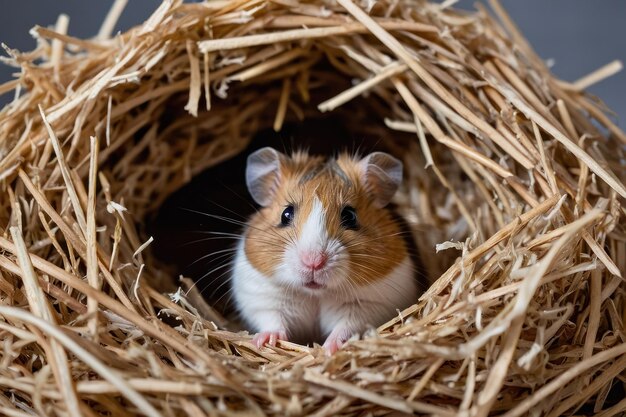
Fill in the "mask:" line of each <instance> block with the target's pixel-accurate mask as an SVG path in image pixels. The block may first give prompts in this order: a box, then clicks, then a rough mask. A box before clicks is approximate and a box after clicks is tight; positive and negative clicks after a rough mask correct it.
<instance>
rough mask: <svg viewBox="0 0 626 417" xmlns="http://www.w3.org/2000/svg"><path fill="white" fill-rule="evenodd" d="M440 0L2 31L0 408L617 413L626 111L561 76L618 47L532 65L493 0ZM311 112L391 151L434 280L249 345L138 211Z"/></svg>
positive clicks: (223, 177) (623, 362) (254, 9)
mask: <svg viewBox="0 0 626 417" xmlns="http://www.w3.org/2000/svg"><path fill="white" fill-rule="evenodd" d="M453 3H454V2H444V3H443V4H438V3H431V2H427V1H421V0H379V1H377V2H375V1H353V0H337V1H330V0H328V1H324V0H312V1H306V2H305V1H295V0H294V1H292V0H228V1H226V0H224V1H220V0H216V1H207V2H203V3H192V4H187V3H183V2H182V1H173V0H170V1H164V2H163V3H162V5H161V6H160V7H159V8H158V9H157V10H156V11H155V12H154V13H153V15H152V16H151V17H150V18H149V19H148V20H147V21H146V22H145V23H143V24H142V25H139V26H137V27H135V28H133V29H131V30H129V31H128V32H126V33H121V34H118V35H115V36H111V35H110V34H111V32H112V30H111V28H112V27H114V25H115V19H116V16H118V15H119V13H120V12H121V11H122V8H123V5H124V4H125V1H122V0H119V1H116V2H115V4H114V6H113V8H112V10H111V12H110V14H109V16H108V17H106V18H104V16H103V20H104V22H105V23H104V24H103V28H102V29H101V31H100V35H99V36H98V37H97V38H93V39H77V38H75V37H72V36H70V35H68V34H67V20H66V19H65V18H64V17H60V18H59V21H58V23H57V25H56V27H54V28H43V27H39V26H37V27H35V28H34V29H33V30H32V34H33V35H34V36H35V37H36V39H37V42H38V45H37V48H36V49H35V50H33V51H31V52H18V51H14V50H7V53H8V54H9V56H8V58H3V60H4V61H5V63H7V64H9V65H13V66H15V67H16V78H15V79H14V80H12V81H9V82H8V83H5V84H2V85H0V93H2V94H13V95H14V96H15V99H14V100H13V101H12V102H11V103H10V104H8V105H7V106H6V107H5V108H3V109H2V110H1V111H0V340H2V350H1V353H0V360H1V362H2V366H0V414H3V415H8V416H25V415H35V414H37V415H54V416H79V415H89V416H100V415H102V416H107V415H115V416H133V415H148V416H176V415H194V416H196V415H198V416H199V415H280V416H282V415H294V416H296V415H314V416H332V415H346V416H383V415H404V414H433V415H442V416H448V415H449V416H452V415H467V416H485V415H489V414H498V415H506V416H508V417H512V416H518V415H526V414H529V413H532V414H534V415H548V416H559V415H573V414H591V413H597V414H598V415H603V416H608V415H614V414H618V413H621V412H624V411H625V410H626V400H624V377H625V376H626V374H625V373H624V371H625V370H626V334H625V333H624V326H623V322H624V320H625V319H626V308H625V305H624V303H625V300H624V295H625V294H624V283H623V278H622V272H621V271H624V270H626V234H625V233H624V232H625V231H624V226H625V222H624V214H625V213H624V208H623V206H622V203H623V201H624V200H623V199H624V197H625V196H626V188H625V187H624V185H623V184H624V182H625V179H626V169H625V166H624V160H625V159H624V145H625V144H626V135H625V134H624V133H623V132H622V131H621V130H620V129H619V128H618V127H617V126H616V125H615V123H614V122H613V121H612V119H611V117H610V113H609V111H608V110H607V109H606V108H605V107H604V106H603V105H602V103H600V102H599V101H598V100H597V99H595V98H593V97H591V96H589V95H588V94H586V93H585V91H584V90H585V88H586V87H587V86H589V85H591V84H592V83H594V82H597V81H599V80H601V79H603V78H604V77H606V76H608V75H610V74H611V72H613V71H614V69H615V68H616V65H611V66H607V67H604V68H601V69H599V70H598V71H596V72H594V73H592V74H590V75H588V76H586V77H584V78H582V79H580V80H578V81H575V82H566V81H562V80H559V79H556V78H555V77H554V76H553V75H552V74H551V73H550V72H549V70H548V69H547V67H546V66H545V65H544V63H543V62H542V61H541V59H539V58H538V57H537V56H536V54H535V53H534V52H533V50H532V49H531V47H530V46H529V45H528V43H527V42H526V41H525V40H524V38H523V37H522V35H521V34H520V33H519V31H518V30H517V29H516V27H515V25H514V24H513V23H512V22H511V20H510V19H509V18H508V17H507V15H506V13H505V11H504V10H503V9H502V7H501V6H500V5H499V4H498V3H497V0H493V1H492V2H490V3H491V4H490V5H491V8H492V12H488V11H487V10H486V9H484V8H483V7H482V6H480V5H479V6H478V9H477V10H476V11H474V12H462V11H459V10H455V9H454V8H453V7H452V6H451V4H453ZM490 13H493V14H490ZM318 120H323V121H324V122H320V123H326V121H328V120H330V121H331V122H329V123H330V124H329V126H330V128H329V129H327V130H326V131H324V133H315V132H309V131H308V129H307V132H308V133H309V134H310V135H311V136H313V137H312V138H309V139H308V140H309V144H310V143H316V142H317V145H320V143H321V144H322V145H326V147H328V145H329V144H331V145H335V144H337V143H341V144H342V146H344V145H345V146H346V147H348V148H351V147H354V146H356V147H359V146H364V147H365V148H367V147H368V146H372V147H373V148H376V149H383V150H386V151H388V152H390V153H392V154H394V155H395V156H397V157H398V158H401V159H402V160H403V162H404V166H405V181H404V183H403V185H402V187H401V189H400V191H399V192H398V193H397V194H396V195H395V197H394V200H393V203H394V205H395V206H396V207H397V209H398V212H399V213H400V214H401V215H402V216H403V217H404V218H405V219H406V221H407V222H408V224H410V225H411V228H412V229H413V232H414V235H415V237H416V241H417V244H418V245H419V247H420V251H421V252H422V253H423V259H424V261H425V264H426V265H425V268H426V270H427V271H428V275H429V277H430V278H431V280H432V281H433V283H432V285H431V286H430V287H429V289H428V290H427V291H426V292H425V293H424V294H423V295H422V296H421V297H420V298H419V299H417V300H415V304H414V305H413V306H411V307H410V308H408V309H406V310H404V311H401V312H398V314H397V316H395V317H389V321H388V322H387V323H386V324H384V325H382V326H380V327H379V328H378V329H377V331H375V332H374V331H372V332H369V333H367V334H366V335H364V336H363V337H362V338H360V339H359V340H356V339H355V340H351V341H350V342H349V343H348V344H347V345H346V346H345V347H344V348H343V349H341V350H340V351H339V352H337V353H336V354H334V355H333V356H331V357H328V356H326V355H325V353H324V351H323V349H322V348H321V347H320V346H317V345H315V346H301V345H298V344H295V343H290V342H279V344H278V346H276V347H267V348H263V349H260V350H259V349H257V348H256V346H255V345H254V344H253V343H252V338H251V336H250V335H248V333H247V332H245V331H239V329H237V328H236V326H229V323H228V322H226V321H225V319H223V317H222V315H221V314H220V312H219V311H218V310H217V309H215V308H214V307H215V306H213V305H211V302H210V301H209V302H207V300H206V299H205V298H203V296H202V294H201V291H200V290H199V289H198V287H199V286H197V285H196V286H194V285H193V284H192V282H191V280H190V279H189V278H188V277H178V276H177V275H178V273H177V272H174V271H175V268H172V266H171V265H168V263H170V264H171V263H173V261H172V260H171V259H168V254H167V253H165V254H163V253H162V252H163V250H162V248H163V246H160V245H161V241H163V240H165V239H168V237H171V236H173V233H175V232H176V231H178V230H179V227H178V225H179V224H181V223H176V222H184V221H187V222H189V221H190V220H188V219H187V220H181V219H177V218H176V215H173V217H171V218H170V222H169V223H168V222H165V221H162V222H161V223H160V224H161V226H162V229H161V231H157V232H154V233H153V231H154V226H153V225H154V224H155V219H159V217H158V215H157V213H158V210H159V208H161V207H164V201H166V199H167V198H168V197H170V196H171V195H173V194H174V193H176V192H177V191H178V190H181V189H182V188H183V187H184V186H185V185H186V184H189V183H190V181H192V179H194V178H196V180H197V179H198V178H201V177H202V176H204V177H205V178H208V180H209V183H211V182H210V180H216V179H217V180H219V182H220V183H223V184H226V185H227V186H231V187H241V185H242V184H240V183H239V184H238V182H239V181H238V180H237V178H241V172H237V170H236V168H232V167H231V168H229V169H227V168H225V167H227V166H228V165H225V164H232V163H234V162H233V161H237V158H239V160H241V158H243V157H245V155H246V153H247V152H249V149H253V148H255V147H259V146H261V143H263V141H264V140H265V141H268V142H269V143H272V142H273V143H274V144H276V146H277V147H281V146H282V143H285V142H289V143H290V146H300V145H303V144H305V142H306V140H305V138H304V136H305V135H303V134H299V133H297V132H296V133H288V132H290V130H289V129H291V128H290V126H297V125H298V123H304V124H305V125H306V123H311V121H313V122H312V123H314V124H316V123H317V122H316V121H318ZM337 126H340V127H341V128H338V127H337ZM268 129H271V130H268ZM268 131H276V132H278V133H276V134H275V135H274V134H265V138H261V137H260V136H259V132H268ZM329 132H330V133H329ZM281 135H282V136H281ZM261 136H263V134H261ZM322 147H324V146H322ZM246 149H248V150H246ZM220 167H221V168H220ZM207 168H211V169H213V171H205V170H206V169H207ZM220 169H221V171H220ZM203 172H204V174H203ZM207 172H208V174H207ZM209 188H211V187H209ZM213 191H214V190H213ZM179 192H180V191H179ZM237 192H238V193H242V192H245V190H244V191H241V190H240V191H237ZM199 194H201V193H199ZM197 200H202V201H204V202H208V203H209V205H210V204H221V203H220V201H219V199H218V198H217V194H211V190H207V192H206V194H201V195H200V196H199V197H198V199H197ZM166 205H167V203H165V206H166ZM184 215H185V214H184V213H180V216H184ZM192 221H193V220H192ZM156 223H159V222H158V221H156ZM151 225H152V226H151ZM168 225H169V226H171V227H173V229H170V231H169V232H168V230H167V227H168ZM172 225H173V226H172ZM191 226H192V227H193V225H191ZM172 230H173V231H172ZM154 238H156V241H155V239H154ZM221 245H223V247H226V245H228V243H226V242H222V243H221ZM159 248H161V249H159ZM160 250H161V253H159V251H160ZM166 252H167V250H166ZM170 255H172V254H170Z"/></svg>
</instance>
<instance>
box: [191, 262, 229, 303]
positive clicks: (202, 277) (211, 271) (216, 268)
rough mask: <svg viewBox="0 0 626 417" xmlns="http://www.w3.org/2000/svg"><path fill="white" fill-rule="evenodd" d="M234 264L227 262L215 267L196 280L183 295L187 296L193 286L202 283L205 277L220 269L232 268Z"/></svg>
mask: <svg viewBox="0 0 626 417" xmlns="http://www.w3.org/2000/svg"><path fill="white" fill-rule="evenodd" d="M233 264H234V262H233V261H230V262H227V263H225V264H223V265H220V266H217V267H215V268H213V269H211V270H210V271H209V272H207V273H206V274H204V275H202V276H201V277H200V278H198V279H197V280H196V281H195V282H194V283H193V285H192V286H191V287H190V288H189V289H188V290H187V292H186V293H185V295H187V294H188V293H189V291H191V289H192V288H194V287H195V286H197V285H198V284H199V283H200V282H202V280H204V279H205V278H206V277H208V276H209V275H211V274H213V273H215V272H217V271H219V270H220V269H223V268H226V267H229V266H232V265H233Z"/></svg>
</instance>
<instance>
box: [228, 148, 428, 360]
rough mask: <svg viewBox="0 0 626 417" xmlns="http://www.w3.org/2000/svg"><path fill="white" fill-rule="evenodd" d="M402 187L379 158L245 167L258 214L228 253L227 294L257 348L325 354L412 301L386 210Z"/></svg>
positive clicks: (259, 155) (270, 156)
mask: <svg viewBox="0 0 626 417" xmlns="http://www.w3.org/2000/svg"><path fill="white" fill-rule="evenodd" d="M401 182H402V163H401V162H400V161H399V160H398V159H396V158H394V157H392V156H391V155H388V154H386V153H383V152H374V153H371V154H369V155H367V156H366V157H364V158H362V159H359V158H356V157H353V156H350V155H348V154H341V155H339V156H337V157H336V158H328V159H326V158H324V157H321V156H311V155H308V154H307V153H306V152H303V151H299V152H295V153H294V154H292V155H291V156H287V155H284V154H282V153H280V152H278V151H276V150H274V149H273V148H270V147H266V148H262V149H260V150H258V151H256V152H254V153H252V154H251V155H250V156H249V157H248V161H247V167H246V185H247V187H248V190H249V192H250V194H251V195H252V198H253V199H254V201H256V202H257V203H258V204H259V205H260V206H261V208H260V210H258V211H257V212H256V213H255V214H254V215H252V217H251V218H250V220H249V222H248V223H247V227H246V230H245V232H244V236H243V239H241V240H240V242H239V244H238V246H237V248H236V254H235V259H234V265H233V276H232V290H233V298H234V301H235V307H236V309H237V310H238V312H239V313H240V315H241V317H242V318H243V319H244V321H245V322H246V323H247V325H248V327H249V328H250V329H251V330H252V331H254V332H256V333H257V334H256V336H255V337H254V343H256V345H257V346H258V347H259V348H260V347H262V346H263V345H264V344H266V343H268V344H270V345H275V344H276V341H277V339H280V340H294V341H300V342H302V341H304V342H311V341H314V340H320V341H321V340H325V342H324V348H325V349H326V351H327V352H328V353H334V352H335V351H337V350H338V349H340V348H341V346H342V345H343V344H344V343H345V342H346V341H347V340H348V339H349V338H350V337H351V336H352V335H354V334H358V333H361V332H363V331H364V330H366V329H367V328H368V327H369V326H378V325H380V324H382V323H384V322H385V321H386V320H388V319H390V318H392V317H393V316H394V315H395V314H396V312H397V310H398V309H403V308H405V307H408V306H410V305H411V304H413V303H415V302H416V301H417V297H418V285H417V281H416V277H415V272H416V271H415V265H414V264H413V261H412V260H411V256H409V250H408V248H407V245H406V244H405V241H404V239H403V237H402V233H403V231H402V229H401V226H400V224H399V223H398V222H397V221H396V220H394V217H393V216H392V213H391V211H390V210H389V209H387V208H386V206H387V204H388V203H389V202H390V200H391V198H392V197H393V195H394V194H395V192H396V190H397V189H398V186H399V185H400V183H401ZM322 338H323V339H322Z"/></svg>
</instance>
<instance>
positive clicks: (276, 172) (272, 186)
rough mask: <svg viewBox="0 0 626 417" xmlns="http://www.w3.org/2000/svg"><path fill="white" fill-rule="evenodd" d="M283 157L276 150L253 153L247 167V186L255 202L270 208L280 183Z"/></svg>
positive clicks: (260, 150) (262, 150) (266, 148)
mask: <svg viewBox="0 0 626 417" xmlns="http://www.w3.org/2000/svg"><path fill="white" fill-rule="evenodd" d="M281 157H283V155H282V154H281V153H280V152H278V151H276V150H275V149H274V148H270V147H265V148H261V149H259V150H258V151H255V152H253V153H251V154H250V155H249V156H248V163H247V165H246V185H247V186H248V191H249V192H250V195H252V198H253V199H254V201H256V202H257V203H258V204H259V205H260V206H262V207H265V206H268V205H269V204H270V203H271V202H272V199H273V198H274V194H275V193H276V189H277V188H278V184H279V181H280V160H281Z"/></svg>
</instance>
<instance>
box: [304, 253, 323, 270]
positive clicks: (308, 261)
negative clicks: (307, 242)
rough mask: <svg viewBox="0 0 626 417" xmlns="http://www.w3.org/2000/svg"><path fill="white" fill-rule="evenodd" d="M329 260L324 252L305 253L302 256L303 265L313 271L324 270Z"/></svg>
mask: <svg viewBox="0 0 626 417" xmlns="http://www.w3.org/2000/svg"><path fill="white" fill-rule="evenodd" d="M327 260H328V255H326V254H325V253H324V252H303V253H301V254H300V261H302V264H303V265H304V266H305V267H307V268H309V269H311V270H313V271H316V270H318V269H322V268H323V267H324V265H326V261H327Z"/></svg>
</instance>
